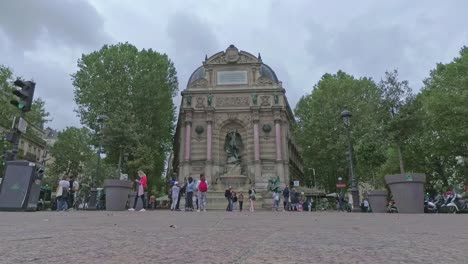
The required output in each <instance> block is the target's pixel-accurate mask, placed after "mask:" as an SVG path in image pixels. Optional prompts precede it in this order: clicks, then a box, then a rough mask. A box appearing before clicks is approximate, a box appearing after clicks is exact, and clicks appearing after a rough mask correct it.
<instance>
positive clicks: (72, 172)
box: [48, 127, 94, 180]
mask: <svg viewBox="0 0 468 264" xmlns="http://www.w3.org/2000/svg"><path fill="white" fill-rule="evenodd" d="M50 153H51V155H52V157H53V159H54V162H53V163H52V166H51V168H50V173H48V175H50V176H52V177H54V179H55V180H57V179H59V176H60V175H62V174H64V175H68V176H70V177H77V176H79V175H80V174H81V173H82V172H83V170H84V166H85V164H86V162H87V161H89V160H90V159H91V158H92V157H94V156H93V153H94V152H93V150H92V148H91V137H90V135H89V130H88V129H87V128H76V127H68V128H66V129H65V130H63V131H62V132H60V133H59V134H58V136H57V141H56V142H55V143H54V145H53V146H52V147H51V149H50Z"/></svg>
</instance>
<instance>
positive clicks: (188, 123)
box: [179, 110, 192, 180]
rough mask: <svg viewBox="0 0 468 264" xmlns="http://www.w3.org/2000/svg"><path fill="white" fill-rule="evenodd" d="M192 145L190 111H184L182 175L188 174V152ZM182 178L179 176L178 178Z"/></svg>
mask: <svg viewBox="0 0 468 264" xmlns="http://www.w3.org/2000/svg"><path fill="white" fill-rule="evenodd" d="M191 145H192V111H190V110H189V111H186V112H185V140H184V150H185V153H184V162H183V164H184V165H183V166H184V172H183V177H189V176H190V154H191V150H192V148H191ZM180 179H182V178H180V177H179V180H180Z"/></svg>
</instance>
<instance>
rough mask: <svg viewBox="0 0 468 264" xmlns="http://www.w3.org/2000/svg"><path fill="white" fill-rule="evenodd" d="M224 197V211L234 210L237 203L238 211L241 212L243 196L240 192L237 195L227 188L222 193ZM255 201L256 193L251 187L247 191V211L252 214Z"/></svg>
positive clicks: (230, 188)
mask: <svg viewBox="0 0 468 264" xmlns="http://www.w3.org/2000/svg"><path fill="white" fill-rule="evenodd" d="M224 197H225V198H226V200H227V202H228V204H227V207H226V211H234V210H236V205H237V203H239V211H240V212H242V209H243V205H244V194H243V193H242V192H239V194H237V193H236V192H235V191H233V190H232V187H231V186H229V188H227V189H226V190H225V191H224ZM255 200H256V191H255V189H254V188H253V187H252V188H250V189H249V205H250V206H249V211H250V212H253V211H255Z"/></svg>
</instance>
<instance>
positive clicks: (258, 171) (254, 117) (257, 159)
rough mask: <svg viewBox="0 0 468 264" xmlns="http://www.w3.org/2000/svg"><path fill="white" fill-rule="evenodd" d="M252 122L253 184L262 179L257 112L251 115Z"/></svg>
mask: <svg viewBox="0 0 468 264" xmlns="http://www.w3.org/2000/svg"><path fill="white" fill-rule="evenodd" d="M252 121H253V135H254V166H255V167H254V168H255V182H256V183H257V182H260V181H261V177H262V164H261V161H260V131H259V130H258V124H259V121H260V118H259V114H258V110H256V111H254V112H253V113H252Z"/></svg>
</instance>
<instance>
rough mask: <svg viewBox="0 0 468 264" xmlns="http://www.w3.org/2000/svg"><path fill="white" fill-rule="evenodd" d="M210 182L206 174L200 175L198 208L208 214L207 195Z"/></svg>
mask: <svg viewBox="0 0 468 264" xmlns="http://www.w3.org/2000/svg"><path fill="white" fill-rule="evenodd" d="M208 186H209V185H208V181H207V180H206V179H205V174H203V173H202V174H200V183H199V184H198V206H199V209H198V210H197V212H200V210H203V211H204V212H206V193H207V192H208Z"/></svg>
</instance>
